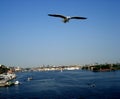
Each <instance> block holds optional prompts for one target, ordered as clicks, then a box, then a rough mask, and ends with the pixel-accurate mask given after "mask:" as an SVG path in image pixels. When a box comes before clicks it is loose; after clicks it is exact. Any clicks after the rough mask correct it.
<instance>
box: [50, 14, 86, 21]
mask: <svg viewBox="0 0 120 99" xmlns="http://www.w3.org/2000/svg"><path fill="white" fill-rule="evenodd" d="M48 16H52V17H60V18H63V22H64V23H66V22H69V20H70V19H87V18H85V17H79V16H73V17H71V16H64V15H60V14H48Z"/></svg>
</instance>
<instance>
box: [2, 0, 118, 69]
mask: <svg viewBox="0 0 120 99" xmlns="http://www.w3.org/2000/svg"><path fill="white" fill-rule="evenodd" d="M119 5H120V1H119V0H0V64H3V65H6V66H21V67H36V66H41V65H78V64H79V65H84V64H94V63H115V62H120V53H119V51H120V19H119V18H120V6H119ZM48 14H62V15H65V16H82V17H87V19H86V20H75V19H74V20H73V19H72V20H70V21H69V22H68V23H63V22H62V21H61V20H62V19H61V18H56V17H50V16H48Z"/></svg>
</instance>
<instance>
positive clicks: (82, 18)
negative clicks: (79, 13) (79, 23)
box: [71, 17, 87, 19]
mask: <svg viewBox="0 0 120 99" xmlns="http://www.w3.org/2000/svg"><path fill="white" fill-rule="evenodd" d="M71 19H87V18H85V17H71Z"/></svg>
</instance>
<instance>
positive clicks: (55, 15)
mask: <svg viewBox="0 0 120 99" xmlns="http://www.w3.org/2000/svg"><path fill="white" fill-rule="evenodd" d="M48 16H53V17H60V18H64V19H65V18H66V17H65V16H63V15H59V14H48Z"/></svg>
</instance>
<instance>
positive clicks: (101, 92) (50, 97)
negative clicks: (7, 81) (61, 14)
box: [0, 70, 120, 99]
mask: <svg viewBox="0 0 120 99" xmlns="http://www.w3.org/2000/svg"><path fill="white" fill-rule="evenodd" d="M16 75H17V78H16V79H15V80H18V81H19V82H20V83H21V84H20V85H14V86H10V87H0V99H120V71H111V72H92V71H84V70H73V71H72V70H71V71H62V72H61V71H46V72H19V73H16ZM29 77H31V78H32V79H30V80H28V78H29Z"/></svg>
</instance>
